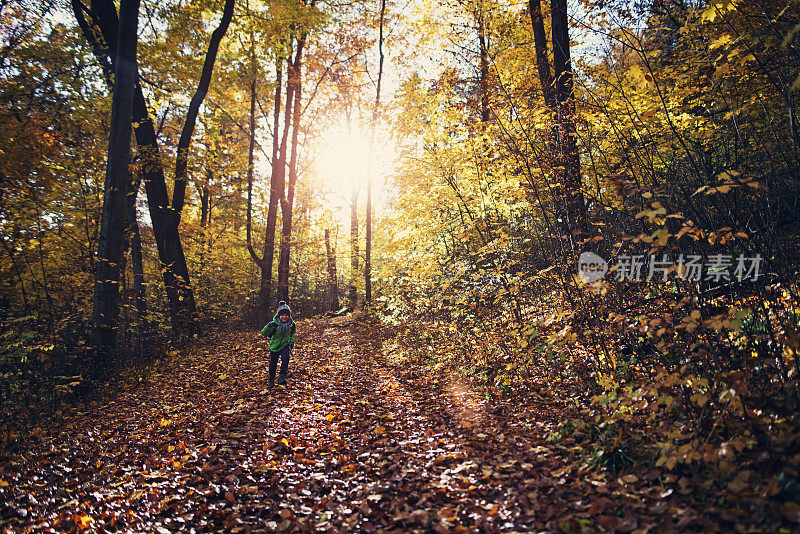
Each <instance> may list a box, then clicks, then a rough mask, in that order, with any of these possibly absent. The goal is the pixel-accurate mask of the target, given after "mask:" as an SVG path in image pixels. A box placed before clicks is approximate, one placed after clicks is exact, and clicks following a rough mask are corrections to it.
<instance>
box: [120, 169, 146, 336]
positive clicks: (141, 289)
mask: <svg viewBox="0 0 800 534" xmlns="http://www.w3.org/2000/svg"><path fill="white" fill-rule="evenodd" d="M135 176H136V177H135V178H134V179H132V180H131V187H130V190H129V191H128V201H127V204H126V206H125V211H126V216H125V219H126V224H127V234H128V245H129V248H130V256H131V270H132V271H133V293H134V295H135V298H136V328H137V330H138V335H139V343H140V348H141V349H145V347H146V346H147V341H148V337H149V334H150V325H149V321H148V320H147V293H146V291H145V283H144V264H143V262H142V236H141V233H140V232H139V221H138V218H137V216H136V199H137V198H138V195H139V187H140V186H141V181H142V177H141V174H139V173H138V172H137V173H136V175H135Z"/></svg>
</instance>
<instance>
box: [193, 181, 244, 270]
mask: <svg viewBox="0 0 800 534" xmlns="http://www.w3.org/2000/svg"><path fill="white" fill-rule="evenodd" d="M213 180H214V171H212V170H211V168H210V167H209V168H207V169H206V180H205V182H203V184H202V185H200V186H198V188H197V189H198V191H197V192H198V193H199V195H200V253H199V254H200V272H201V273H202V272H203V271H204V270H205V264H206V252H207V249H208V243H209V239H208V223H209V221H210V219H211V188H210V187H209V184H211V182H212V181H213ZM237 217H238V214H237Z"/></svg>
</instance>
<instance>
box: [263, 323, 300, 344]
mask: <svg viewBox="0 0 800 534" xmlns="http://www.w3.org/2000/svg"><path fill="white" fill-rule="evenodd" d="M279 325H280V319H278V316H277V315H276V316H275V317H273V318H272V321H270V322H269V323H267V326H265V327H264V328H262V329H261V334H262V335H263V336H264V337H268V338H269V350H271V351H272V352H278V351H279V350H281V349H282V348H283V347H285V346H286V345H288V344H290V343H292V344H294V338H295V333H296V332H297V324H296V323H295V322H294V319H292V318H291V317H290V318H289V328H287V329H286V331H285V332H284V333H283V334H281V333H278V332H279V331H278V328H279Z"/></svg>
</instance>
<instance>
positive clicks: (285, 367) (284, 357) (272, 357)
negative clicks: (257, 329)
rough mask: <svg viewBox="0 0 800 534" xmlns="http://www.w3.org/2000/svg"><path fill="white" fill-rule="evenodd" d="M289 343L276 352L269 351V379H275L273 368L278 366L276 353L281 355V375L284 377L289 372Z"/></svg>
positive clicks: (271, 380) (272, 380)
mask: <svg viewBox="0 0 800 534" xmlns="http://www.w3.org/2000/svg"><path fill="white" fill-rule="evenodd" d="M289 352H290V350H289V345H286V346H285V347H283V348H282V349H281V350H279V351H278V352H273V351H269V381H270V382H274V381H275V370H276V368H277V367H278V355H280V357H281V376H282V377H283V378H284V379H285V378H286V373H288V372H289Z"/></svg>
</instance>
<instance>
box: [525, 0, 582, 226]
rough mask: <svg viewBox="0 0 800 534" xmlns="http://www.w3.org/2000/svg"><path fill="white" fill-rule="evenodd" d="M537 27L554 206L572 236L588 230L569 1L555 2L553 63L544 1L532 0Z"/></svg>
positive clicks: (540, 78) (537, 58)
mask: <svg viewBox="0 0 800 534" xmlns="http://www.w3.org/2000/svg"><path fill="white" fill-rule="evenodd" d="M528 9H529V11H530V17H531V24H532V27H533V37H534V48H535V50H536V68H537V71H538V74H539V83H540V84H541V86H542V92H543V94H544V101H545V105H546V106H547V108H548V109H549V110H550V113H551V115H552V117H553V118H552V121H553V127H552V129H551V134H550V135H551V138H550V140H549V143H548V152H549V154H548V156H549V163H550V166H551V168H552V171H553V186H552V190H553V196H554V198H553V203H554V205H555V212H556V219H557V220H560V221H561V227H562V229H563V231H564V232H565V233H566V234H567V235H570V234H572V233H575V232H580V231H585V230H586V229H587V221H586V203H585V201H584V197H583V191H582V190H581V162H580V153H579V151H578V144H577V134H576V131H575V92H574V87H573V74H572V62H571V59H570V51H569V46H570V40H569V19H568V16H567V2H566V0H551V2H550V12H551V30H552V48H553V63H552V67H551V64H550V59H549V51H548V46H547V36H546V34H545V29H544V17H543V15H542V6H541V2H540V0H529V2H528Z"/></svg>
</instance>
